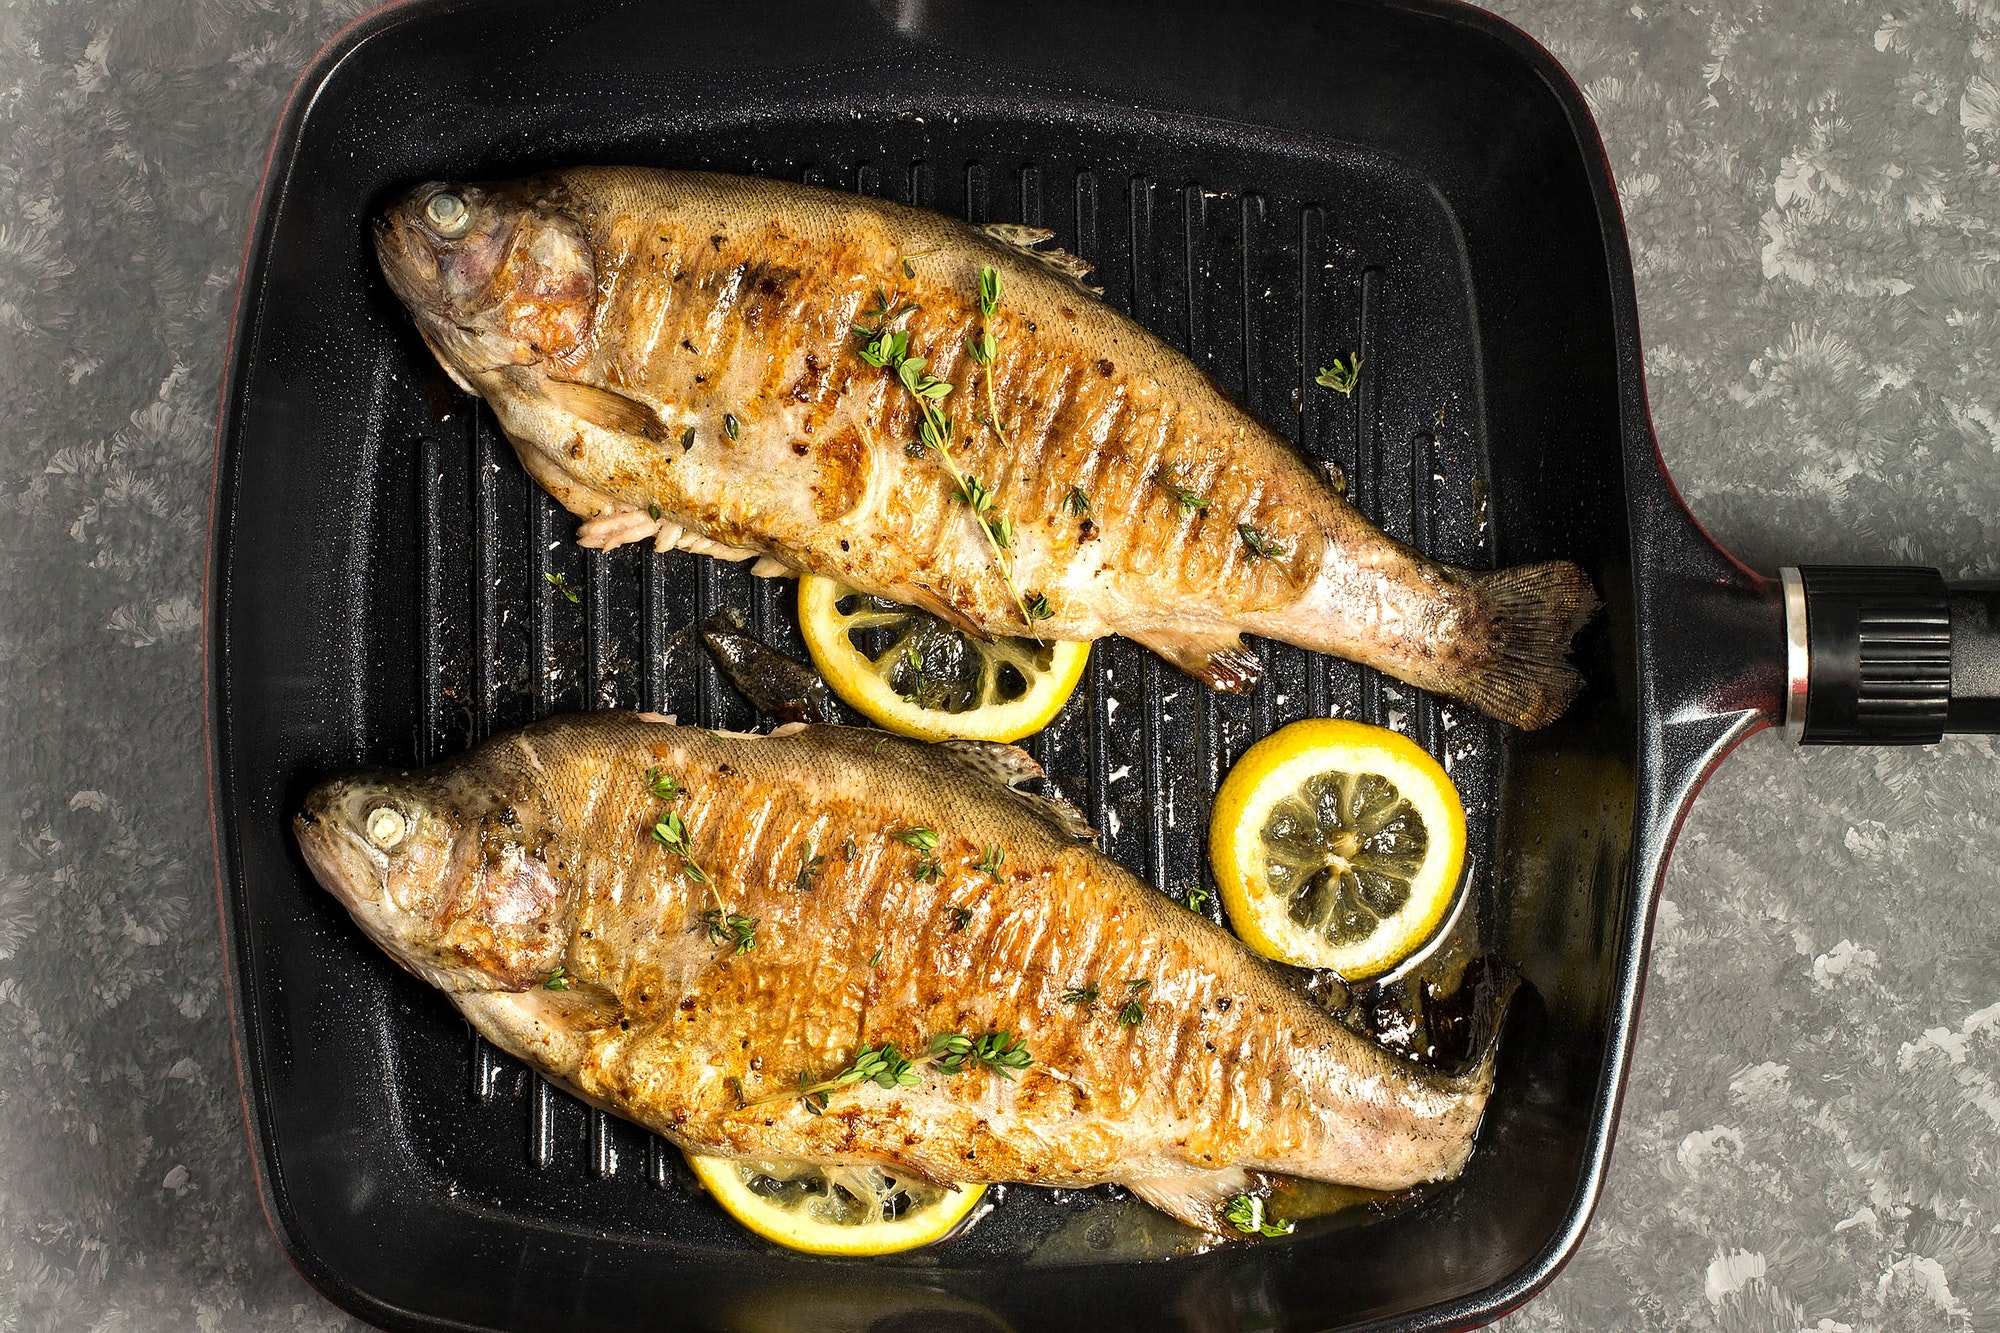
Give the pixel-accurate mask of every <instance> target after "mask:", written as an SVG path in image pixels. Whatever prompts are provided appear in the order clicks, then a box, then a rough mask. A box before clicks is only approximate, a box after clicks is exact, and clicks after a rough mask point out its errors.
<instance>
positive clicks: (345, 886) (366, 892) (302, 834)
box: [292, 792, 382, 912]
mask: <svg viewBox="0 0 2000 1333" xmlns="http://www.w3.org/2000/svg"><path fill="white" fill-rule="evenodd" d="M324 803H325V798H322V796H321V794H320V793H318V792H315V793H313V795H312V796H311V797H309V798H307V803H306V806H305V808H304V809H302V810H300V811H299V813H298V814H296V815H294V816H292V837H293V838H295V839H296V840H297V841H298V844H299V854H300V855H301V856H303V857H304V858H305V862H306V868H307V869H309V870H311V871H312V875H313V878H314V879H315V880H317V881H319V885H320V887H321V888H323V889H325V890H326V891H327V892H328V893H330V894H332V895H333V896H334V897H335V898H336V899H337V900H339V902H340V904H341V906H343V907H345V908H347V910H348V911H350V912H353V911H355V910H357V909H358V908H360V907H362V906H364V905H370V906H373V905H379V904H380V903H381V902H382V885H381V878H380V874H379V867H378V866H377V865H376V864H375V857H374V855H373V853H371V851H370V850H369V849H368V848H367V847H366V846H365V845H364V844H363V843H362V840H361V838H360V837H359V836H357V835H356V834H355V833H354V832H353V831H352V830H351V829H349V828H347V827H346V826H345V825H344V824H343V823H342V821H341V820H340V819H339V818H338V817H336V816H335V815H333V814H332V813H331V812H329V811H328V810H326V809H324V808H319V809H315V806H320V807H323V806H324Z"/></svg>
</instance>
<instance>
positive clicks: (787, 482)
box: [375, 168, 1596, 727]
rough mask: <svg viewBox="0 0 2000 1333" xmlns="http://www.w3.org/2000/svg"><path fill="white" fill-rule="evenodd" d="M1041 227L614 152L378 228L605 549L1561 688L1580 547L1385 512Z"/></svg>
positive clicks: (1586, 608)
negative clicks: (1456, 537)
mask: <svg viewBox="0 0 2000 1333" xmlns="http://www.w3.org/2000/svg"><path fill="white" fill-rule="evenodd" d="M1047 235H1049V233H1045V232H1039V231H1035V230H1033V229H1029V228H1022V227H1011V228H1009V227H996V228H985V229H981V228H976V227H973V226H970V225H968V224H966V223H963V222H958V221H955V220H953V219H950V218H946V217H943V216H941V215H939V214H936V213H930V212H925V211H922V210H918V209H913V208H906V207H902V206H899V205H896V204H891V203H885V202H882V201H879V200H874V199H867V198H859V197H856V196H854V195H848V194H836V193H833V192H831V191H828V190H821V189H815V188H812V187H809V186H804V185H793V184H788V183H783V182H777V181H768V180H753V179H747V178H739V177H731V176H720V175H709V174H703V173H697V172H669V171H641V170H633V169H618V168H613V169H584V170H574V171H563V172H557V173H555V174H553V175H547V176H540V177H536V178H534V179H531V180H523V181H515V182H509V183H502V184H491V185H461V184H451V185H446V184H430V185H424V186H421V187H419V188H418V189H416V190H414V191H412V192H411V193H409V194H408V195H406V196H405V197H403V198H402V199H400V200H399V201H397V202H396V203H395V204H394V205H392V206H391V207H390V208H389V209H388V210H387V211H386V212H385V213H383V214H382V215H381V216H380V218H379V219H378V220H377V222H376V228H375V247H376V252H377V254H378V256H379V257H380V260H381V264H382V270H383V272H384V273H385V274H386V275H387V277H388V280H389V284H390V286H391V287H393V288H394V289H395V291H396V294H397V295H398V296H400V297H401V298H402V300H403V302H404V303H405V304H406V305H407V306H408V307H409V309H410V312H411V314H412V315H413V316H414V317H415V320H416V325H417V328H418V331H419V332H420V333H421V334H422V336H423V338H424V341H425V342H426V343H427V344H428V345H429V346H430V348H431V350H432V352H434V353H435V354H436V356H437V359H438V361H439V362H440V363H442V365H443V366H444V368H445V370H446V371H447V372H449V373H450V375H451V377H452V378H453V379H454V380H456V381H457V382H458V383H459V384H460V385H461V386H462V387H463V388H464V389H465V390H466V391H467V392H469V393H474V394H477V395H479V396H480V397H482V398H484V399H485V400H486V401H487V402H488V403H490V404H491V405H492V408H493V411H494V414H495V415H496V416H497V417H498V419H499V422H500V425H501V428H502V429H503V430H504V431H505V432H506V435H507V437H508V439H509V440H511V441H512V442H513V445H514V448H515V451H516V452H517V453H518V454H519V456H520V459H521V462H522V464H523V465H524V466H525V467H526V469H527V471H528V473H529V475H531V476H532V477H534V479H535V480H536V481H537V482H538V483H540V484H541V485H542V486H543V487H545V488H546V489H547V490H548V491H549V492H550V494H552V495H553V496H555V498H556V499H557V500H559V501H560V502H561V503H562V504H563V505H564V506H565V507H567V508H568V509H569V510H570V511H571V512H572V513H574V514H576V515H578V516H579V517H581V518H582V519H583V520H584V522H583V523H582V525H581V526H580V528H579V530H578V540H579V541H580V542H582V543H583V544H584V545H586V546H594V547H610V546H616V545H619V544H621V543H625V542H633V541H641V540H651V541H653V542H654V543H655V544H656V545H657V546H659V547H660V548H662V549H665V548H670V547H674V546H679V547H683V548H686V549H690V550H696V551H702V552H706V553H708V554H711V555H716V556H720V557H723V558H725V559H751V558H755V559H756V560H757V564H756V566H755V572H757V573H760V574H765V575H775V574H797V573H800V572H810V573H815V574H822V575H826V576H828V577H831V578H835V579H838V580H839V581H841V582H842V583H845V584H847V585H848V586H850V587H852V588H855V589H858V590H860V591H863V592H867V593H871V594H873V595H876V596H880V597H886V598H889V599H891V600H894V601H897V602H901V603H904V604H906V605H912V606H917V607H920V608H922V609H924V610H926V611H929V612H931V613H932V614H934V615H937V616H939V617H941V618H942V619H944V620H945V621H947V622H948V623H950V624H952V625H954V626H956V627H958V628H960V629H962V630H964V631H967V632H970V633H973V634H977V635H980V636H982V637H995V636H1000V635H1017V634H1024V633H1032V634H1034V635H1036V636H1039V637H1043V638H1051V639H1069V640H1079V641H1082V640H1090V639H1095V638H1099V637H1102V636H1104V635H1107V634H1122V635H1125V636H1126V637H1128V638H1131V639H1134V640H1137V641H1138V642H1140V643H1142V644H1144V645H1146V646H1147V647H1148V648H1151V649H1152V650H1153V651H1155V652H1157V653H1159V654H1161V655H1162V656H1164V657H1166V658H1167V659H1168V660H1170V661H1172V662H1174V663H1175V664H1176V665H1178V666H1180V667H1182V668H1183V669H1185V670H1187V671H1189V672H1191V673H1193V674H1194V675H1196V676H1198V677H1199V678H1201V679H1202V680H1204V681H1206V682H1207V683H1208V684H1210V685H1212V686H1214V687H1216V688H1218V689H1223V690H1231V691H1243V690H1247V689H1249V688H1251V687H1252V686H1254V685H1255V683H1256V681H1257V678H1258V675H1259V672H1260V670H1261V667H1260V664H1259V661H1258V658H1257V657H1256V655H1255V654H1254V653H1253V652H1251V651H1250V650H1249V649H1247V648H1246V647H1245V646H1244V644H1243V641H1242V638H1241V636H1242V635H1243V634H1246V633H1249V634H1258V635H1263V636H1266V637H1268V638H1274V639H1282V640H1284V641H1286V642H1288V643H1294V644H1298V645H1300V646H1302V647H1305V648H1310V649H1314V650H1317V651H1320V652H1328V653H1335V654H1338V655H1340V656H1342V657H1346V658H1350V659H1352V660H1354V661H1357V662H1362V663H1365V664H1367V665H1369V666H1373V667H1377V668H1379V669H1381V670H1382V671H1385V672H1387V673H1389V674H1390V675H1392V676H1395V677H1397V678H1398V679H1400V680H1405V681H1408V682H1410V683H1411V684H1414V685H1419V686H1422V687H1423V688H1425V689H1428V690H1433V691H1436V692H1437V693H1440V694H1445V695H1449V696H1452V697H1454V698H1458V699H1463V700H1466V701H1467V702H1469V703H1471V704H1473V705H1475V706H1476V707H1478V708H1480V709H1481V710H1483V711H1485V712H1486V713H1488V714H1490V715H1492V716H1494V717H1497V718H1500V719H1502V720H1503V721H1507V722H1511V723H1514V724H1516V725H1519V726H1522V727H1537V726H1541V725H1543V724H1545V723H1548V722H1550V721H1552V720H1553V719H1554V718H1556V717H1557V716H1559V715H1560V714H1561V713H1562V711H1563V710H1564V708H1566V707H1567V706H1568V704H1569V702H1570V700H1571V699H1572V698H1574V697H1575V695H1576V692H1577V690H1578V689H1579V688H1580V686H1581V678H1580V677H1579V676H1578V674H1577V672H1576V671H1575V670H1574V669H1573V668H1572V667H1571V666H1570V665H1569V664H1568V662H1567V661H1566V654H1567V652H1568V648H1569V642H1570V639H1571V637H1572V636H1573V635H1574V633H1575V632H1576V630H1577V629H1578V628H1579V626H1580V625H1581V624H1582V623H1583V621H1584V620H1585V619H1586V618H1587V617H1588V615H1589V613H1590V611H1591V609H1592V608H1593V607H1594V606H1595V604H1596V603H1595V597H1594V595H1593V593H1592V590H1591V587H1590V583H1589V580H1588V579H1587V578H1586V577H1585V575H1584V573H1583V571H1582V570H1580V569H1578V568H1577V567H1576V566H1575V565H1573V564H1570V563H1568V562H1565V561H1556V562H1552V563H1548V564H1539V565H1533V566H1524V567H1521V568H1516V569H1508V570H1502V571H1499V572H1497V573H1489V574H1477V573H1472V572H1469V571H1466V570H1461V569H1455V568H1452V567H1450V566H1447V565H1443V564H1439V563H1438V562H1436V561H1433V560H1428V559H1426V558H1424V557H1423V556H1421V555H1419V554H1418V553H1417V552H1415V551H1413V550H1411V549H1410V548H1409V547H1407V546H1404V545H1403V544H1401V543H1400V542H1397V541H1395V540H1393V539H1391V538H1390V537H1388V536H1386V535H1385V534H1383V533H1382V532H1381V531H1380V530H1378V529H1377V528H1376V527H1374V526H1373V525H1372V524H1370V523H1369V522H1368V521H1367V520H1366V519H1365V518H1363V517H1362V516H1361V514H1360V513H1359V512H1358V511H1356V510H1355V509H1354V507H1353V506H1351V505H1349V504H1348V503H1347V502H1346V501H1345V500H1343V499H1342V498H1341V497H1340V496H1339V495H1338V494H1336V493H1335V492H1334V490H1333V489H1332V487H1331V486H1330V485H1329V484H1328V482H1327V481H1326V479H1325V478H1324V477H1323V476H1322V475H1321V474H1320V473H1319V472H1318V471H1317V470H1316V469H1315V468H1314V467H1313V466H1312V465H1311V464H1310V463H1309V462H1308V461H1307V460H1306V459H1305V458H1303V457H1302V456H1301V455H1300V454H1298V453H1297V452H1296V451H1295V450H1294V449H1293V448H1292V447H1291V446H1290V444H1289V443H1287V442H1286V441H1285V440H1284V439H1283V438H1281V437H1280V436H1279V435H1278V434H1276V433H1275V432H1274V431H1272V430H1270V429H1269V428H1268V427H1266V426H1265V425H1264V424H1263V423H1261V422H1259V421H1258V420H1257V419H1256V418H1255V417H1253V416H1251V415H1250V414H1249V413H1247V412H1245V411H1244V410H1243V409H1242V408H1241V407H1239V406H1238V405H1236V404H1235V403H1234V402H1232V401H1231V400H1230V399H1229V397H1228V396H1227V395H1226V394H1225V393H1223V392H1222V390H1221V389H1219V388H1218V387H1217V386H1216V385H1215V384H1214V383H1213V382H1212V381H1211V380H1209V379H1208V378H1207V377H1206V376H1205V375H1203V374H1202V373H1201V371H1200V370H1199V369H1198V368H1197V367H1195V366H1194V365H1193V364H1192V363H1191V362H1189V361H1188V360H1187V358H1185V357H1184V356H1182V355H1181V354H1180V353H1178V352H1176V351H1175V350H1174V349H1173V348H1171V347H1169V346H1167V345H1166V344H1165V343H1163V342H1162V341H1160V340H1159V339H1158V338H1156V337H1154V336H1153V335H1152V334H1150V333H1148V332H1147V331H1146V330H1145V329H1143V328H1141V327H1140V326H1139V325H1137V324H1135V323H1133V322H1132V321H1131V320H1130V319H1127V318H1126V317H1125V316H1123V315H1121V314H1119V313H1118V312H1116V311H1114V310H1112V309H1110V308H1109V307H1107V306H1105V305H1104V304H1102V303H1101V302H1099V301H1097V300H1096V299H1095V298H1094V296H1093V295H1092V294H1091V292H1090V291H1089V290H1087V289H1086V288H1084V287H1083V286H1082V285H1081V284H1080V282H1079V276H1078V275H1079V272H1083V271H1087V266H1085V265H1083V264H1081V263H1080V261H1076V260H1074V259H1072V258H1070V257H1069V256H1066V255H1062V254H1060V253H1059V252H1044V251H1037V250H1035V249H1034V248H1033V244H1032V242H1034V241H1036V240H1038V239H1041V238H1045V237H1046V236H1047ZM989 271H990V273H989ZM899 366H900V367H901V370H902V371H903V373H901V374H899V373H898V367H899ZM912 367H914V369H913V368H912ZM926 403H927V404H928V405H929V410H928V412H927V411H926V408H925V406H924V405H925V404H926ZM927 416H928V417H929V418H930V419H929V420H928V421H927V420H926V417H927Z"/></svg>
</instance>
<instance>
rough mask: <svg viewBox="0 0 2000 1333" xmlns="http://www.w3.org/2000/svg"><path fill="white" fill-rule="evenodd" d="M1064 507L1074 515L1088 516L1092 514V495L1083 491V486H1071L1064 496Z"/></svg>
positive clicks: (1078, 516)
mask: <svg viewBox="0 0 2000 1333" xmlns="http://www.w3.org/2000/svg"><path fill="white" fill-rule="evenodd" d="M1063 508H1064V509H1066V510H1068V511H1069V513H1070V514H1071V515H1072V516H1073V517H1076V518H1088V517H1089V516H1090V497H1089V496H1088V495H1085V494H1084V493H1083V487H1081V486H1072V487H1070V488H1069V494H1068V495H1065V496H1064V497H1063Z"/></svg>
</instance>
